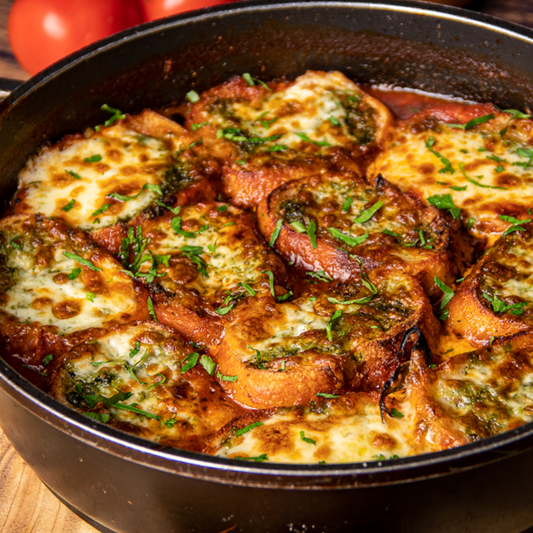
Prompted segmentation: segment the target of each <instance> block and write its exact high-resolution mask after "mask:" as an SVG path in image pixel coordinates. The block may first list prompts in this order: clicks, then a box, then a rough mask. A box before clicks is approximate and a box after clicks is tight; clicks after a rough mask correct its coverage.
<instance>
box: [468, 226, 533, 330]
mask: <svg viewBox="0 0 533 533" xmlns="http://www.w3.org/2000/svg"><path fill="white" fill-rule="evenodd" d="M519 227H520V228H522V230H516V231H514V232H513V233H510V234H508V235H504V236H503V237H501V239H500V240H499V241H498V242H497V243H496V244H495V245H494V247H493V248H492V249H490V250H489V251H488V252H487V257H486V258H485V260H484V262H483V267H482V269H481V270H480V272H479V274H478V275H479V276H480V289H481V295H480V296H481V297H482V298H484V299H485V301H484V304H485V305H487V306H489V307H490V308H492V309H493V310H494V311H496V312H500V313H501V312H503V311H504V308H506V309H505V310H506V311H507V310H508V311H510V312H511V313H512V314H514V315H516V316H519V317H521V318H522V319H524V320H526V321H527V322H529V321H530V320H531V318H530V315H531V304H532V303H533V257H532V256H531V249H532V244H533V238H532V236H531V233H530V230H529V229H528V230H525V228H523V226H519ZM526 227H527V226H526ZM483 295H484V296H483ZM498 300H500V302H501V303H500V304H499V303H498Z"/></svg>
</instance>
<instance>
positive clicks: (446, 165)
mask: <svg viewBox="0 0 533 533" xmlns="http://www.w3.org/2000/svg"><path fill="white" fill-rule="evenodd" d="M425 144H426V148H427V149H428V150H429V151H430V152H431V153H432V154H433V155H435V156H437V157H438V158H439V159H440V160H441V162H442V164H443V165H444V167H443V168H441V169H440V170H439V172H440V173H441V174H444V173H445V172H449V173H450V174H453V173H454V172H455V170H454V168H453V167H452V164H451V163H450V160H449V159H447V158H446V157H444V156H443V155H442V154H440V153H439V152H437V151H435V150H434V149H433V148H432V146H433V145H434V144H435V139H434V138H433V137H429V139H428V140H427V141H425Z"/></svg>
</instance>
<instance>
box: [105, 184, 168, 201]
mask: <svg viewBox="0 0 533 533" xmlns="http://www.w3.org/2000/svg"><path fill="white" fill-rule="evenodd" d="M145 190H149V191H153V192H155V193H157V194H159V196H163V191H162V190H161V186H160V185H154V184H152V183H145V184H144V185H143V186H142V188H141V190H140V191H139V192H138V193H137V194H134V195H133V196H125V195H123V194H119V193H118V192H112V193H111V194H108V195H107V197H108V198H114V199H115V200H119V201H120V202H129V201H130V200H135V199H136V198H138V197H139V196H140V195H141V194H142V193H143V191H145Z"/></svg>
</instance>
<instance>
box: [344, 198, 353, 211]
mask: <svg viewBox="0 0 533 533" xmlns="http://www.w3.org/2000/svg"><path fill="white" fill-rule="evenodd" d="M352 202H353V198H352V197H351V196H350V197H349V198H346V200H344V203H343V204H342V212H343V213H347V212H348V211H349V210H350V207H351V205H352Z"/></svg>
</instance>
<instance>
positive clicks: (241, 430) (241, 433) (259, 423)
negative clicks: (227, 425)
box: [236, 421, 263, 437]
mask: <svg viewBox="0 0 533 533" xmlns="http://www.w3.org/2000/svg"><path fill="white" fill-rule="evenodd" d="M262 425H263V422H259V421H257V422H254V423H253V424H250V425H249V426H246V427H245V428H242V429H238V430H237V433H236V435H237V437H240V436H241V435H244V434H245V433H248V431H252V429H255V428H257V427H259V426H262Z"/></svg>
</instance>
